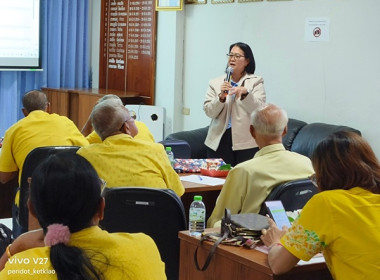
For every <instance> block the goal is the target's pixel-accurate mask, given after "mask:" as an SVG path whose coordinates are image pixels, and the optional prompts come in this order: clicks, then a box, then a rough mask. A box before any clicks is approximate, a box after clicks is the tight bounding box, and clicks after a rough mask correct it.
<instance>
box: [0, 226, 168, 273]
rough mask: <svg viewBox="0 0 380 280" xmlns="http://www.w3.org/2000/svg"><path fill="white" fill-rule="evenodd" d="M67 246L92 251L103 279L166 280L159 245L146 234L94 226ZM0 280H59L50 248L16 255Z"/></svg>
mask: <svg viewBox="0 0 380 280" xmlns="http://www.w3.org/2000/svg"><path fill="white" fill-rule="evenodd" d="M68 245H69V246H75V247H78V248H81V249H83V250H87V251H88V252H91V254H92V255H93V256H92V257H91V258H90V261H91V262H92V264H93V265H94V266H95V267H96V268H97V269H98V270H100V271H101V272H102V273H103V276H104V279H126V280H135V279H139V280H164V279H166V275H165V264H164V263H163V262H162V260H161V257H160V253H159V251H158V249H157V246H156V244H155V243H154V241H153V240H152V238H150V237H149V236H148V235H145V234H143V233H134V234H130V233H108V232H107V231H103V230H101V229H100V228H99V227H97V226H93V227H90V228H86V229H83V230H81V231H79V232H76V233H73V234H71V237H70V241H69V244H68ZM96 260H99V261H96ZM0 279H3V280H6V279H14V280H24V279H25V280H28V279H39V280H53V279H54V280H55V279H57V274H56V273H55V270H54V268H53V266H52V264H51V262H50V247H38V248H33V249H29V250H26V251H23V252H20V253H18V254H15V255H14V256H12V257H11V258H10V259H9V260H8V262H7V263H6V265H5V268H4V269H3V270H2V271H1V272H0Z"/></svg>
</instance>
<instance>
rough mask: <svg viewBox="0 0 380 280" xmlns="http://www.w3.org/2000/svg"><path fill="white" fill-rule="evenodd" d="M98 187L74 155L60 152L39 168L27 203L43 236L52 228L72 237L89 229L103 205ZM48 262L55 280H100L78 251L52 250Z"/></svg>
mask: <svg viewBox="0 0 380 280" xmlns="http://www.w3.org/2000/svg"><path fill="white" fill-rule="evenodd" d="M100 185H101V183H100V179H99V177H98V175H97V173H96V171H95V169H94V168H93V167H92V165H91V164H90V163H89V162H88V161H87V160H86V159H85V158H83V157H81V156H79V155H77V154H75V153H73V152H59V153H57V154H55V155H51V156H49V157H48V158H47V159H46V160H45V161H43V162H42V163H41V164H40V165H38V166H37V167H36V169H35V170H34V172H33V174H32V182H31V189H30V199H31V204H32V206H33V209H34V211H35V213H36V216H37V219H38V221H39V223H40V225H41V227H42V228H43V230H44V231H45V233H46V230H47V227H48V226H49V225H51V224H63V225H65V226H68V227H69V229H70V232H71V233H74V232H77V231H79V230H82V229H84V228H86V227H89V226H91V224H92V218H93V217H94V216H95V214H96V212H97V211H98V209H99V206H100V203H101V201H102V197H101V186H100ZM50 259H51V263H52V265H53V267H54V269H55V271H56V273H57V275H58V276H59V277H58V279H74V278H75V279H100V276H99V275H100V274H101V273H99V272H97V271H96V269H95V268H94V266H93V265H92V264H91V262H90V261H89V259H88V257H87V256H86V254H85V253H84V252H83V251H82V250H81V249H80V248H78V247H73V246H68V245H65V244H63V243H59V244H57V245H54V246H51V249H50ZM76 277H77V278H76Z"/></svg>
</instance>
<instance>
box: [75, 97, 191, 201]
mask: <svg viewBox="0 0 380 280" xmlns="http://www.w3.org/2000/svg"><path fill="white" fill-rule="evenodd" d="M90 118H91V122H92V126H93V127H94V129H95V131H96V133H97V134H98V135H99V136H100V138H101V140H102V142H101V143H94V144H91V145H89V146H86V147H82V148H81V149H79V150H78V152H77V153H78V154H79V155H81V156H83V157H84V158H86V159H87V160H88V161H89V162H90V163H91V164H92V166H93V167H94V168H95V169H96V171H97V172H98V174H99V176H100V177H101V178H102V179H104V180H105V181H106V182H107V187H128V186H142V187H152V188H169V189H172V190H174V192H175V193H176V194H177V195H178V196H181V195H182V194H183V193H184V191H185V190H184V187H183V185H182V183H181V181H180V179H179V176H178V174H177V173H176V172H175V171H174V169H173V168H172V166H171V164H170V162H169V159H168V157H167V155H166V152H165V150H164V147H163V145H161V144H158V143H152V142H148V141H145V140H141V139H136V138H134V137H135V136H136V134H137V132H138V129H137V127H136V124H135V120H134V119H133V118H132V117H131V116H130V114H129V111H128V109H127V108H125V107H124V106H123V105H121V104H120V103H119V102H118V101H117V100H115V99H113V100H112V99H109V100H104V101H102V102H100V103H98V104H97V105H95V107H94V109H93V110H92V112H91V116H90Z"/></svg>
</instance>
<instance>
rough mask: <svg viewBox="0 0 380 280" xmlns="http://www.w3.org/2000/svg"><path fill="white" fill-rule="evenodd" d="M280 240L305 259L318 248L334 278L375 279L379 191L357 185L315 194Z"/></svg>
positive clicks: (379, 270) (379, 264)
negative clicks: (348, 188)
mask: <svg viewBox="0 0 380 280" xmlns="http://www.w3.org/2000/svg"><path fill="white" fill-rule="evenodd" d="M281 243H282V244H283V245H284V247H285V248H286V249H287V250H288V251H289V252H291V253H292V254H293V255H294V256H296V257H297V258H299V259H302V260H305V261H307V260H309V259H311V258H312V257H313V256H314V255H315V254H317V253H319V252H322V253H323V255H324V257H325V260H326V264H327V266H328V267H329V270H330V272H331V275H332V276H333V278H334V279H335V280H346V279H366V280H377V279H379V276H380V257H379V256H380V194H374V193H371V192H369V191H367V190H365V189H362V188H359V187H356V188H352V189H350V190H330V191H323V192H321V193H319V194H316V195H314V196H313V197H312V198H311V199H310V200H309V201H308V202H307V203H306V205H305V207H304V208H303V210H302V212H301V214H300V216H299V218H298V219H297V220H296V221H295V222H294V223H293V224H292V226H291V227H290V228H289V230H288V232H287V233H286V234H285V235H284V236H283V237H282V238H281Z"/></svg>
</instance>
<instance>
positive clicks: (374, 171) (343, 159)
mask: <svg viewBox="0 0 380 280" xmlns="http://www.w3.org/2000/svg"><path fill="white" fill-rule="evenodd" d="M311 160H312V163H313V167H314V170H315V174H316V178H317V183H318V187H319V188H320V190H322V191H323V190H334V189H346V190H348V189H351V188H354V187H361V188H364V189H367V190H369V191H371V192H373V193H380V163H379V161H378V159H377V158H376V155H375V153H374V152H373V150H372V148H371V146H370V145H369V144H368V142H367V141H366V140H364V138H362V137H361V136H360V135H358V134H356V133H354V132H348V131H340V132H335V133H333V134H331V135H330V136H328V137H327V138H326V139H324V140H322V141H321V142H320V143H319V144H318V146H317V148H316V149H315V151H314V153H313V155H312V158H311Z"/></svg>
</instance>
